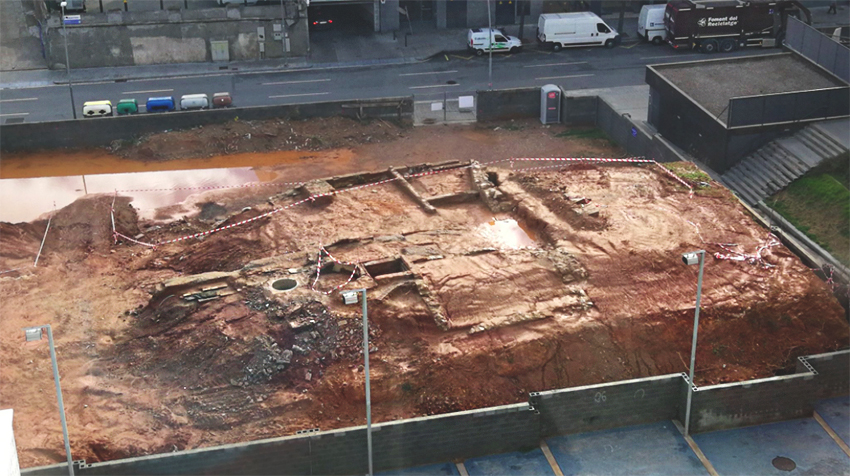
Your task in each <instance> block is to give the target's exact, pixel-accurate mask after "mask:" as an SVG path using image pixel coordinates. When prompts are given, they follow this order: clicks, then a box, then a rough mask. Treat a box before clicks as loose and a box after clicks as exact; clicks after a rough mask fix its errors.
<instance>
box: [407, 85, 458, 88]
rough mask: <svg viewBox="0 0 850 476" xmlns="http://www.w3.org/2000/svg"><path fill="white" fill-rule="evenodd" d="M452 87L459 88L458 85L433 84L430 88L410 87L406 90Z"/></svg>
mask: <svg viewBox="0 0 850 476" xmlns="http://www.w3.org/2000/svg"><path fill="white" fill-rule="evenodd" d="M454 86H460V84H433V85H431V86H410V87H409V88H407V89H428V88H451V87H454Z"/></svg>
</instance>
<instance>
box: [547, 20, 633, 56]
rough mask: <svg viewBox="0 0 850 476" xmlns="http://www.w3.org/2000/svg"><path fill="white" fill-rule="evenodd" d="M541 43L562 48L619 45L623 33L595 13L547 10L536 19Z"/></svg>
mask: <svg viewBox="0 0 850 476" xmlns="http://www.w3.org/2000/svg"><path fill="white" fill-rule="evenodd" d="M537 41H538V43H540V44H542V45H544V46H548V47H550V48H552V49H553V50H554V51H561V48H566V47H570V46H605V47H607V48H613V47H615V46H616V45H618V44H620V35H619V33H617V30H615V29H613V28H611V27H610V26H608V25H607V24H605V22H604V21H603V20H602V19H601V18H599V16H597V15H596V14H595V13H593V12H574V13H544V14H542V15H540V20H538V22H537Z"/></svg>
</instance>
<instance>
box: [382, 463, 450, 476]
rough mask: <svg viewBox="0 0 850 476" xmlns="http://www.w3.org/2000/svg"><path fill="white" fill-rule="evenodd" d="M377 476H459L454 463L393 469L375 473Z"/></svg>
mask: <svg viewBox="0 0 850 476" xmlns="http://www.w3.org/2000/svg"><path fill="white" fill-rule="evenodd" d="M375 474H377V475H378V476H397V475H398V476H442V475H446V476H460V473H459V472H458V470H457V466H455V464H454V463H439V464H429V465H428V466H417V467H415V468H405V469H394V470H392V471H383V472H380V473H375Z"/></svg>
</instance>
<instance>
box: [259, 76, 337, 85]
mask: <svg viewBox="0 0 850 476" xmlns="http://www.w3.org/2000/svg"><path fill="white" fill-rule="evenodd" d="M327 81H330V78H325V79H305V80H303V81H277V82H274V83H260V85H262V86H277V85H278V84H303V83H325V82H327Z"/></svg>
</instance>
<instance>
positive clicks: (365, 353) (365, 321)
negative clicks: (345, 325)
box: [342, 288, 373, 476]
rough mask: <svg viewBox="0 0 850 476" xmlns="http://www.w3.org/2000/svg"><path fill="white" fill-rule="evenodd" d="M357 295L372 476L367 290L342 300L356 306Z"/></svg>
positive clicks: (356, 290)
mask: <svg viewBox="0 0 850 476" xmlns="http://www.w3.org/2000/svg"><path fill="white" fill-rule="evenodd" d="M357 293H361V294H362V297H361V300H362V310H363V372H364V373H365V374H366V449H367V451H368V454H369V476H372V474H373V468H372V393H371V389H370V387H369V317H368V316H369V314H368V310H367V308H366V288H363V289H355V290H352V291H347V292H345V293H343V295H342V299H343V302H344V303H345V304H356V303H357Z"/></svg>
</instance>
